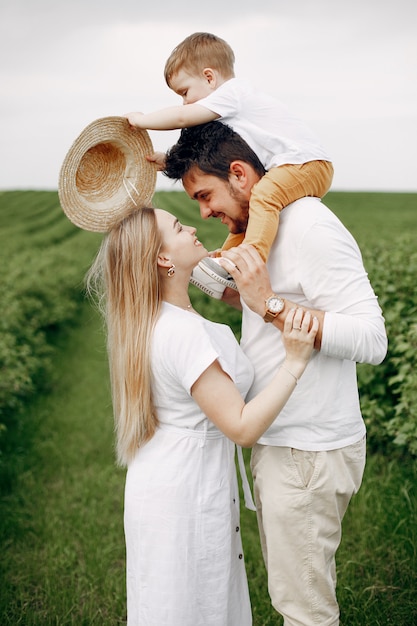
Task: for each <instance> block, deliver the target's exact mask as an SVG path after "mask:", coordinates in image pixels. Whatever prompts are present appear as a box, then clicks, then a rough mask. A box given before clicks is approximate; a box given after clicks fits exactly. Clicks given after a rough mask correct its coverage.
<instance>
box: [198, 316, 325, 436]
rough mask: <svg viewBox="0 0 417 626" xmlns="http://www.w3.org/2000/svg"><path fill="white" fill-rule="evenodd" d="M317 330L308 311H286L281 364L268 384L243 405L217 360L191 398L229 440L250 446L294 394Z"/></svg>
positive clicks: (315, 321)
mask: <svg viewBox="0 0 417 626" xmlns="http://www.w3.org/2000/svg"><path fill="white" fill-rule="evenodd" d="M300 326H301V330H300V329H299V328H300ZM317 329H318V320H317V318H313V319H312V318H311V315H310V313H309V312H308V311H307V312H306V313H304V314H303V312H302V311H301V310H300V309H297V310H295V309H292V310H290V311H289V313H288V315H287V317H286V319H285V323H284V328H283V341H284V345H285V348H286V351H287V356H286V358H285V361H284V363H283V364H282V365H281V366H280V368H279V369H278V371H277V373H276V374H275V376H274V377H273V379H272V380H271V382H270V383H269V384H268V385H267V386H266V387H265V388H264V389H263V390H262V391H261V392H260V393H258V395H257V396H255V398H253V399H252V400H251V401H250V402H248V403H247V404H246V403H245V401H244V400H243V398H242V396H241V395H240V393H239V391H238V389H237V387H236V386H235V384H234V383H233V381H232V380H231V379H230V378H229V376H228V375H227V374H226V373H225V372H224V370H223V369H222V368H221V366H220V364H219V362H218V361H214V362H213V363H212V364H211V365H210V366H209V367H208V368H207V369H206V370H205V371H204V372H203V373H202V374H201V376H200V377H199V378H198V380H197V381H196V382H195V383H194V385H193V386H192V389H191V395H192V397H193V398H194V400H195V401H196V402H197V404H198V405H199V407H200V408H201V410H202V411H203V412H204V413H205V415H207V417H208V418H209V419H210V420H211V421H212V422H213V423H214V424H215V425H216V426H217V428H219V430H221V431H222V432H223V433H224V434H225V435H226V436H227V437H229V439H231V440H232V441H234V442H235V443H237V444H238V445H241V446H244V447H250V446H252V445H254V444H255V443H256V441H258V439H259V437H260V436H261V435H262V434H263V433H264V432H265V430H267V428H269V426H270V425H271V424H272V423H273V422H274V420H275V419H276V417H277V415H278V413H280V411H281V410H282V408H283V407H284V406H285V404H286V402H287V400H288V399H289V397H290V396H291V394H292V392H293V391H294V389H295V387H296V385H297V381H298V379H299V378H300V376H301V375H302V373H303V372H304V370H305V368H306V366H307V363H308V361H309V359H310V356H311V354H312V351H313V344H314V338H315V336H316V333H317Z"/></svg>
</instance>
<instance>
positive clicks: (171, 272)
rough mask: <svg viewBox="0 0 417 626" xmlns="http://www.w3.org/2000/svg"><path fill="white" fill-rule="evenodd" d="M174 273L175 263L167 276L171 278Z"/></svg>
mask: <svg viewBox="0 0 417 626" xmlns="http://www.w3.org/2000/svg"><path fill="white" fill-rule="evenodd" d="M174 274H175V265H174V264H172V265H171V267H170V268H169V270H168V271H167V276H169V277H170V278H171V276H174Z"/></svg>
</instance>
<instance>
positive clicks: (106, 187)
mask: <svg viewBox="0 0 417 626" xmlns="http://www.w3.org/2000/svg"><path fill="white" fill-rule="evenodd" d="M153 151H154V150H153V146H152V142H151V140H150V137H149V135H148V133H147V132H146V131H145V130H140V129H138V128H132V127H131V126H130V124H129V122H128V121H127V119H126V118H124V117H104V118H101V119H98V120H96V121H94V122H92V123H91V124H89V125H88V126H87V127H86V128H85V129H84V130H83V131H82V133H81V134H80V135H79V137H77V139H76V140H75V141H74V143H73V144H72V146H71V148H70V149H69V151H68V153H67V155H66V157H65V159H64V162H63V164H62V166H61V171H60V175H59V185H58V193H59V199H60V203H61V207H62V210H63V211H64V213H65V214H66V215H67V217H68V219H70V220H71V222H73V223H74V224H75V225H76V226H78V227H79V228H83V229H84V230H90V231H94V232H101V233H105V232H108V231H109V230H110V229H111V228H112V227H113V226H114V225H115V224H117V223H119V222H120V221H121V220H123V219H124V218H125V217H126V216H127V215H129V214H130V213H131V212H132V211H134V210H136V209H137V208H141V207H144V206H149V205H150V203H151V201H152V197H153V194H154V191H155V184H156V167H155V165H154V164H152V163H149V161H147V160H146V158H145V156H146V155H149V154H152V153H153Z"/></svg>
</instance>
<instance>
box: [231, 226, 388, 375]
mask: <svg viewBox="0 0 417 626" xmlns="http://www.w3.org/2000/svg"><path fill="white" fill-rule="evenodd" d="M318 228H319V229H320V228H322V227H321V226H318ZM323 228H324V229H326V228H327V227H326V226H325V227H323ZM336 230H337V229H336ZM325 240H326V247H325V254H323V249H322V246H323V238H322V237H321V236H320V233H319V232H314V233H311V236H310V237H308V238H305V241H306V246H305V248H304V249H303V255H302V258H303V264H304V266H305V267H304V269H303V271H302V275H303V276H304V277H305V278H306V280H305V284H304V285H303V289H304V294H305V298H306V300H307V301H309V302H312V303H314V301H320V303H322V304H323V306H322V309H316V308H315V307H314V305H313V306H312V307H308V310H310V311H311V312H312V313H313V315H316V317H317V318H318V320H319V323H320V326H319V331H318V333H317V338H316V343H315V347H316V348H317V349H319V350H321V351H322V352H324V353H325V354H326V355H328V356H331V357H335V358H339V359H347V360H350V361H355V362H357V363H370V364H373V365H378V364H379V363H381V362H382V361H383V359H384V358H385V355H386V352H387V343H388V342H387V336H386V331H385V325H384V318H383V316H382V312H381V309H380V307H379V305H378V301H377V298H376V296H375V293H374V291H373V289H372V286H371V284H370V283H369V279H368V277H367V274H366V271H365V268H364V267H363V263H362V259H361V256H360V252H359V249H358V248H357V245H356V243H355V242H354V240H353V239H352V238H350V239H349V238H346V236H339V234H338V233H337V232H332V233H331V234H329V233H328V232H326V234H325ZM222 254H223V257H224V258H225V259H229V262H227V261H225V262H224V263H225V264H224V267H227V270H228V271H229V272H230V274H231V275H232V276H233V278H234V280H235V281H236V284H237V286H238V288H239V291H240V295H241V296H242V298H243V300H244V301H245V303H246V304H247V306H248V307H249V308H250V309H252V310H253V311H254V312H255V313H257V314H258V315H260V316H261V317H263V315H264V310H265V309H263V307H265V299H266V298H268V297H269V296H270V295H271V294H272V293H273V289H272V287H271V283H270V280H269V276H268V273H267V268H266V267H265V266H264V263H263V261H262V260H261V259H260V257H259V255H258V253H257V252H256V250H255V249H254V248H252V247H251V246H247V245H246V244H242V245H240V246H239V247H238V248H232V249H231V250H228V251H227V252H223V253H222ZM230 262H232V263H233V265H234V266H235V267H233V265H231V264H230ZM314 277H316V278H317V277H318V278H319V281H317V280H314ZM318 284H319V291H317V286H318ZM278 295H282V294H280V293H278ZM294 306H295V307H296V306H297V305H296V304H294V303H293V302H290V301H288V300H286V301H285V307H284V310H283V311H281V313H280V314H279V315H278V316H277V318H276V319H275V321H274V322H273V323H274V325H275V326H277V327H278V328H279V329H280V330H282V328H283V320H284V319H285V315H286V313H287V312H288V309H289V308H292V307H294Z"/></svg>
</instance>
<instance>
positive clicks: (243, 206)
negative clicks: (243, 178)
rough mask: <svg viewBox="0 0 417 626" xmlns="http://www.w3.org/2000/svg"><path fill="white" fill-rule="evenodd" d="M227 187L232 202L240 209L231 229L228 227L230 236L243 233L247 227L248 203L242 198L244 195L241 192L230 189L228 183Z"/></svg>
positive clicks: (230, 186)
mask: <svg viewBox="0 0 417 626" xmlns="http://www.w3.org/2000/svg"><path fill="white" fill-rule="evenodd" d="M228 187H229V194H230V197H231V198H232V199H233V200H235V202H237V203H238V205H239V208H240V216H239V218H237V219H236V218H234V219H233V221H232V224H231V228H230V227H229V232H231V233H232V235H238V234H240V233H245V232H246V228H247V226H248V220H249V202H248V200H247V199H246V198H245V197H244V194H243V193H242V192H241V191H239V190H236V189H235V188H234V187H232V185H230V183H229V185H228Z"/></svg>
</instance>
